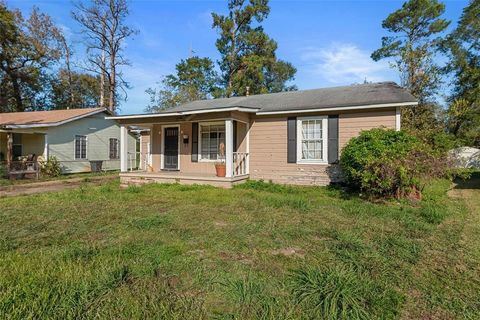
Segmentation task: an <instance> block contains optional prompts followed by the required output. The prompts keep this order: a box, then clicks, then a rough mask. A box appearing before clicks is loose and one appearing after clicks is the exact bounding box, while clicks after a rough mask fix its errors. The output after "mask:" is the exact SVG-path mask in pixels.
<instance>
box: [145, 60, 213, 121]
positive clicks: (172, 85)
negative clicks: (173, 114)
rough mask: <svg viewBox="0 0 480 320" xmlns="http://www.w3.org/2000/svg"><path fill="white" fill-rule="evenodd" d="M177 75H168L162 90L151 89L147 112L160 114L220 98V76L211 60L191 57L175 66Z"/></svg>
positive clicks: (162, 84)
mask: <svg viewBox="0 0 480 320" xmlns="http://www.w3.org/2000/svg"><path fill="white" fill-rule="evenodd" d="M175 69H176V73H175V74H169V75H167V76H166V77H165V78H164V79H163V80H162V83H161V87H160V88H149V89H148V90H147V93H148V94H149V95H150V105H149V106H148V107H147V109H146V110H147V111H150V112H158V111H160V110H163V109H167V108H171V107H175V106H177V105H179V104H181V103H185V102H189V101H193V100H200V99H207V98H212V97H216V96H218V91H219V88H218V86H217V82H218V75H217V73H216V72H215V69H214V64H213V62H212V60H210V59H209V58H200V57H196V56H194V57H191V58H188V59H185V60H181V61H180V63H178V64H177V65H176V66H175Z"/></svg>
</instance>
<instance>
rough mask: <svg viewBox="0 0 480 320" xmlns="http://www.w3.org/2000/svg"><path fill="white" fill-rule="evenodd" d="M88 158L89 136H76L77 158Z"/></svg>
mask: <svg viewBox="0 0 480 320" xmlns="http://www.w3.org/2000/svg"><path fill="white" fill-rule="evenodd" d="M79 159H87V137H86V136H75V160H79Z"/></svg>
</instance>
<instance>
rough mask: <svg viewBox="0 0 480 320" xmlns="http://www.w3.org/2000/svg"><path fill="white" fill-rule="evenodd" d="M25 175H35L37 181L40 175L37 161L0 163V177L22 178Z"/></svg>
mask: <svg viewBox="0 0 480 320" xmlns="http://www.w3.org/2000/svg"><path fill="white" fill-rule="evenodd" d="M26 174H32V175H35V177H36V178H37V179H38V177H39V175H40V165H39V163H38V161H21V160H20V161H10V163H8V162H7V161H3V162H2V163H0V175H4V176H6V177H9V178H12V177H14V176H21V177H23V176H24V175H26Z"/></svg>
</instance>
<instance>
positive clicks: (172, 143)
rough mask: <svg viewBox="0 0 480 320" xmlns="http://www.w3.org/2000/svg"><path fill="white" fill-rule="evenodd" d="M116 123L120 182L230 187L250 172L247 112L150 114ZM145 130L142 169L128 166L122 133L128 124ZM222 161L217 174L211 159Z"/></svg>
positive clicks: (215, 161)
mask: <svg viewBox="0 0 480 320" xmlns="http://www.w3.org/2000/svg"><path fill="white" fill-rule="evenodd" d="M118 120H119V122H120V124H121V129H120V130H121V135H120V137H121V139H120V162H121V174H120V178H121V184H122V186H127V185H132V184H133V185H138V184H144V183H152V182H158V183H182V184H208V185H213V186H218V187H225V188H230V187H232V186H233V185H235V184H238V183H241V182H244V181H245V180H246V179H248V177H249V158H250V157H249V130H250V117H249V114H248V113H244V112H211V113H206V114H204V113H202V114H192V115H188V116H178V115H172V114H152V115H147V116H145V117H141V116H139V117H135V118H133V119H132V118H130V119H122V118H120V119H118ZM129 129H130V130H131V129H133V130H138V129H141V130H149V137H148V138H147V141H146V143H144V142H143V141H142V146H143V147H142V150H146V151H147V152H148V154H145V155H143V154H142V155H140V158H141V159H144V160H143V161H144V162H145V163H141V165H140V166H139V167H140V168H141V169H142V170H139V171H134V170H132V168H130V167H129V166H128V153H126V147H125V143H124V141H125V140H124V137H126V136H127V132H128V130H129ZM219 164H221V165H222V166H224V170H223V171H224V176H217V173H216V165H219Z"/></svg>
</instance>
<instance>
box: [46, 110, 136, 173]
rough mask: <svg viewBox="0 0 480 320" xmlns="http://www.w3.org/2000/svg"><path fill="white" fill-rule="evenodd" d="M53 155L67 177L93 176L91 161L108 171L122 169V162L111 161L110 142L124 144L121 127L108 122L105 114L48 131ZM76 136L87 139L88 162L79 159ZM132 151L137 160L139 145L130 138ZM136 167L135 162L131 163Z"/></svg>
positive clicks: (50, 150)
mask: <svg viewBox="0 0 480 320" xmlns="http://www.w3.org/2000/svg"><path fill="white" fill-rule="evenodd" d="M47 134H48V144H49V155H50V156H55V157H57V159H58V160H59V161H61V164H62V170H63V172H64V173H74V172H89V171H90V162H89V161H90V160H103V161H104V162H103V168H104V169H106V170H118V169H120V159H115V160H110V159H109V139H110V138H117V139H119V140H120V126H119V125H118V124H117V123H116V122H115V121H114V120H107V119H105V115H104V114H96V115H92V116H90V117H86V118H83V119H79V120H76V121H72V122H69V123H66V124H64V125H61V126H58V127H51V128H48V130H47ZM75 135H84V136H87V159H86V160H76V159H75ZM128 139H129V141H128V151H129V153H131V154H132V159H134V156H135V152H136V141H135V138H134V137H133V136H130V135H129V138H128ZM131 162H132V165H133V164H134V160H132V161H131Z"/></svg>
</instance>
